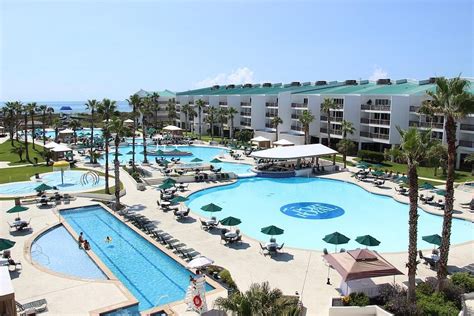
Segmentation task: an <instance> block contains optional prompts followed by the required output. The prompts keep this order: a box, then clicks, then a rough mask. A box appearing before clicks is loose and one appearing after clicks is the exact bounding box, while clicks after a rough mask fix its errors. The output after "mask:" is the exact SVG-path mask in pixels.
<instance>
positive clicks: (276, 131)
mask: <svg viewBox="0 0 474 316" xmlns="http://www.w3.org/2000/svg"><path fill="white" fill-rule="evenodd" d="M278 125H279V124H277V125H276V126H275V140H276V141H278Z"/></svg>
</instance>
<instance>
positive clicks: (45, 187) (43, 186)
mask: <svg viewBox="0 0 474 316" xmlns="http://www.w3.org/2000/svg"><path fill="white" fill-rule="evenodd" d="M52 189H53V187H50V186H49V185H47V184H46V183H41V184H40V185H38V186H37V187H36V188H35V191H36V192H44V191H48V190H52Z"/></svg>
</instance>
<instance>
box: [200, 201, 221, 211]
mask: <svg viewBox="0 0 474 316" xmlns="http://www.w3.org/2000/svg"><path fill="white" fill-rule="evenodd" d="M201 210H203V211H206V212H210V213H215V212H220V211H222V207H220V206H219V205H216V204H214V203H210V204H207V205H204V206H203V207H201Z"/></svg>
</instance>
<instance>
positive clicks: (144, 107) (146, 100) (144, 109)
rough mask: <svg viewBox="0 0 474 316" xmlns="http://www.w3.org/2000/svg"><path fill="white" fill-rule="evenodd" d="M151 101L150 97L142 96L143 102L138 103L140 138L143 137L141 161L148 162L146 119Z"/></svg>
mask: <svg viewBox="0 0 474 316" xmlns="http://www.w3.org/2000/svg"><path fill="white" fill-rule="evenodd" d="M152 104H153V101H152V100H151V99H150V98H143V102H141V103H140V108H139V110H140V112H141V113H142V138H143V163H148V159H147V154H146V131H147V123H148V122H147V119H148V116H149V115H150V114H151V110H152V106H153V105H152Z"/></svg>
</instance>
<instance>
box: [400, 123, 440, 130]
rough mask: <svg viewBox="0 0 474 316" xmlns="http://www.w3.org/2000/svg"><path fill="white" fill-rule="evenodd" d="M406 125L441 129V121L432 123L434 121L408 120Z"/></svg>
mask: <svg viewBox="0 0 474 316" xmlns="http://www.w3.org/2000/svg"><path fill="white" fill-rule="evenodd" d="M408 126H410V127H420V128H436V129H443V127H444V124H443V123H434V122H418V121H409V122H408Z"/></svg>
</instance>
